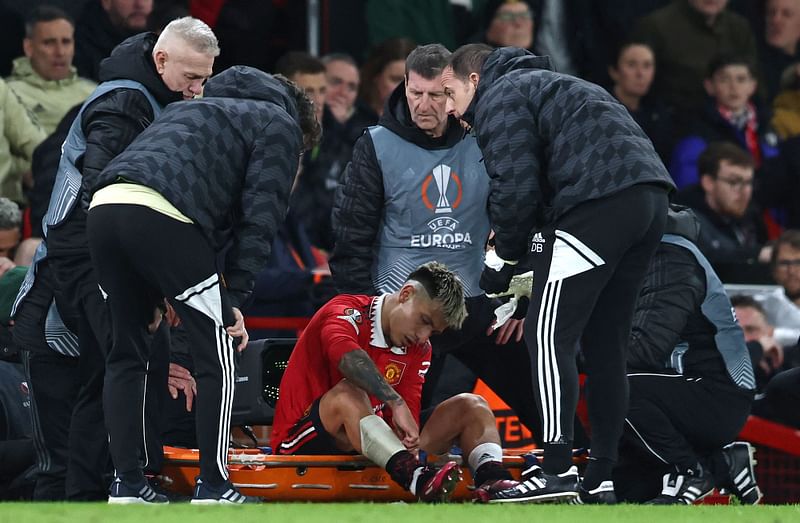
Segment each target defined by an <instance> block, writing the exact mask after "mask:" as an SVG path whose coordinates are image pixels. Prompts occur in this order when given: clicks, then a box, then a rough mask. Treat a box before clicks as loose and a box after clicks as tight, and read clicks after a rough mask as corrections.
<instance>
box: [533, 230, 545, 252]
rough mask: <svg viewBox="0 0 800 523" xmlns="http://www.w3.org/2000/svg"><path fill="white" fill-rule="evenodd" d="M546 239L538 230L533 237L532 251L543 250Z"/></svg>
mask: <svg viewBox="0 0 800 523" xmlns="http://www.w3.org/2000/svg"><path fill="white" fill-rule="evenodd" d="M546 241H547V240H545V239H544V237H543V236H542V233H540V232H537V233H536V234H534V235H533V238H531V252H542V251H543V250H544V244H545V242H546Z"/></svg>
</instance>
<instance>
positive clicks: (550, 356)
mask: <svg viewBox="0 0 800 523" xmlns="http://www.w3.org/2000/svg"><path fill="white" fill-rule="evenodd" d="M562 282H563V280H555V281H552V282H548V283H547V284H546V285H545V288H544V294H543V296H542V303H541V304H540V306H539V318H538V321H537V324H536V343H537V345H538V347H537V351H536V365H537V373H538V381H539V394H540V397H541V400H540V401H541V404H542V421H543V440H544V441H545V442H546V443H549V442H551V441H557V440H558V439H559V438H561V436H562V434H563V433H562V430H561V376H560V373H559V371H558V360H557V359H556V344H555V331H556V319H557V316H558V304H559V300H560V297H561V284H562Z"/></svg>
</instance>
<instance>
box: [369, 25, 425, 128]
mask: <svg viewBox="0 0 800 523" xmlns="http://www.w3.org/2000/svg"><path fill="white" fill-rule="evenodd" d="M414 47H416V44H415V43H414V42H413V41H411V40H409V39H408V38H390V39H389V40H386V41H385V42H383V43H381V44H378V45H377V46H376V47H375V48H374V49H373V50H372V51H371V52H370V54H369V56H368V57H367V60H366V61H365V62H364V65H363V66H362V67H361V88H360V89H359V92H358V97H359V98H360V99H361V100H362V101H364V103H365V104H366V105H367V106H368V107H369V108H370V109H371V110H372V111H373V112H374V113H375V114H376V117H375V119H376V120H377V117H378V116H380V115H382V114H383V105H384V104H385V103H386V100H388V99H389V95H391V94H392V91H394V88H395V87H397V84H399V83H400V82H402V81H403V78H404V76H405V72H406V56H408V53H410V52H411V51H413V50H414Z"/></svg>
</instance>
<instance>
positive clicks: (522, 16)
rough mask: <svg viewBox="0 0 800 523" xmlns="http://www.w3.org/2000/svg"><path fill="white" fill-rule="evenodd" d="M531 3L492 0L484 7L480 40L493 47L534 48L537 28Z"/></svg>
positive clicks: (517, 0) (514, 0)
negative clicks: (535, 29)
mask: <svg viewBox="0 0 800 523" xmlns="http://www.w3.org/2000/svg"><path fill="white" fill-rule="evenodd" d="M533 16H534V13H533V9H532V7H531V5H530V4H529V3H528V2H525V1H522V0H490V1H488V2H486V5H485V6H484V8H483V26H484V27H483V34H482V35H481V39H480V41H482V42H484V43H486V44H489V45H491V46H492V47H507V46H512V47H521V48H523V49H528V50H531V51H532V50H533V35H534V28H535V20H534V19H533Z"/></svg>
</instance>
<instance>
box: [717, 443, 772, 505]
mask: <svg viewBox="0 0 800 523" xmlns="http://www.w3.org/2000/svg"><path fill="white" fill-rule="evenodd" d="M755 452H756V449H755V448H753V446H752V445H750V444H749V443H747V442H746V441H734V442H733V443H731V444H730V445H727V446H725V448H724V449H723V450H722V454H723V456H725V461H726V462H727V463H728V474H729V475H730V480H731V485H729V486H728V487H726V488H724V489H722V491H721V492H722V493H723V494H733V495H734V496H736V497H737V498H738V499H739V501H741V502H742V503H743V504H745V505H757V504H758V502H759V501H761V498H763V497H764V495H763V494H762V493H761V489H760V488H758V485H757V484H756V471H755V464H756V459H755Z"/></svg>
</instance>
